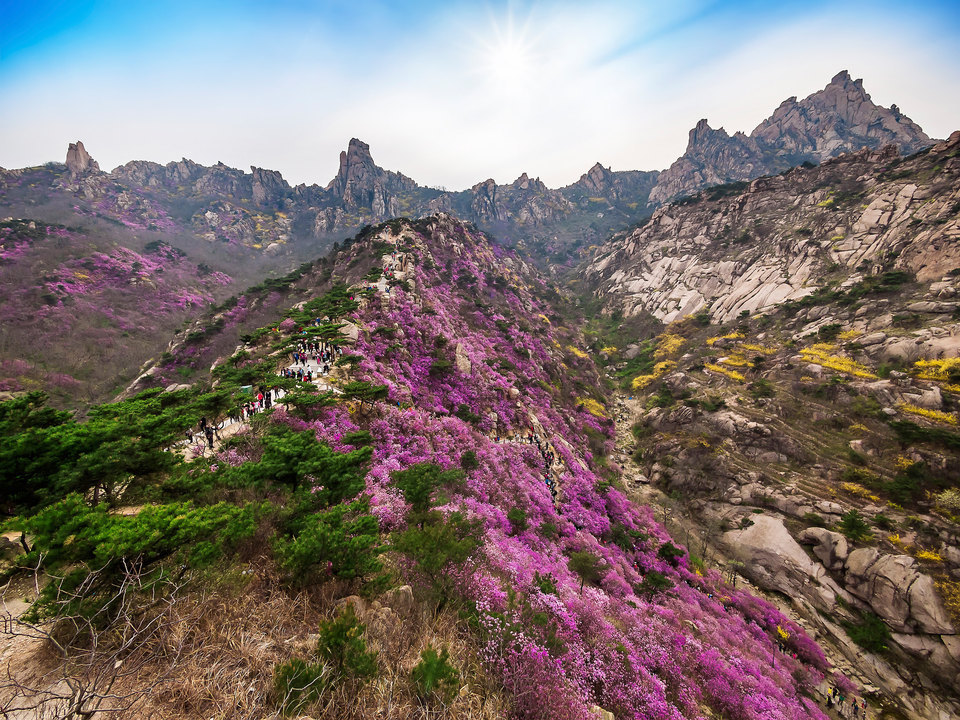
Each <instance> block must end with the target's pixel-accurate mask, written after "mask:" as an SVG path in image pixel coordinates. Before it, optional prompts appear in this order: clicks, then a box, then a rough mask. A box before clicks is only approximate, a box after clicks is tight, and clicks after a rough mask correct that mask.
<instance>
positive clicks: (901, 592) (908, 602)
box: [845, 548, 954, 635]
mask: <svg viewBox="0 0 960 720" xmlns="http://www.w3.org/2000/svg"><path fill="white" fill-rule="evenodd" d="M845 567H846V575H845V583H846V586H847V588H848V589H849V590H850V592H851V593H852V594H853V595H855V596H856V597H858V598H860V599H861V600H863V601H864V602H866V603H868V604H869V605H870V607H871V608H872V609H873V611H874V612H875V613H876V614H877V615H879V616H880V617H882V618H883V619H884V621H885V622H886V623H887V624H888V625H889V626H890V627H891V628H892V629H893V630H895V631H897V632H900V633H924V634H928V635H953V634H954V628H953V625H952V624H951V623H950V619H949V618H948V617H947V614H946V612H945V611H944V609H943V605H942V603H941V602H940V599H939V597H938V596H937V592H936V589H935V588H934V583H933V579H932V578H931V577H930V576H929V575H924V574H922V573H921V572H920V571H919V569H918V567H917V561H916V560H914V559H913V558H912V557H910V556H909V555H884V554H881V553H879V552H878V551H877V549H876V548H860V549H858V550H854V551H853V552H851V553H850V556H849V557H848V558H847V562H846V566H845Z"/></svg>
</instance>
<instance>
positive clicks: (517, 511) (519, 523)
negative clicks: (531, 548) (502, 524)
mask: <svg viewBox="0 0 960 720" xmlns="http://www.w3.org/2000/svg"><path fill="white" fill-rule="evenodd" d="M507 520H509V521H510V529H511V532H512V533H513V534H514V535H519V534H520V533H522V532H523V531H524V530H526V529H527V511H526V510H524V509H523V508H520V507H514V508H510V510H508V511H507Z"/></svg>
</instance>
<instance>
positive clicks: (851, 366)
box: [800, 343, 877, 380]
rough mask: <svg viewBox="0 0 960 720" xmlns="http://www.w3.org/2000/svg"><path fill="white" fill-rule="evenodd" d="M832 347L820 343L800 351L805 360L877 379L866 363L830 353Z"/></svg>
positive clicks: (858, 375)
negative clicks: (862, 363)
mask: <svg viewBox="0 0 960 720" xmlns="http://www.w3.org/2000/svg"><path fill="white" fill-rule="evenodd" d="M830 347H831V346H826V348H824V347H823V344H821V343H818V344H816V345H814V346H813V347H810V348H804V349H803V350H801V351H800V354H801V355H802V356H803V358H804V359H805V360H807V361H809V362H811V363H815V364H817V365H821V366H822V367H825V368H830V369H831V370H836V371H838V372H842V373H846V374H848V375H853V376H854V377H859V378H866V379H868V380H876V379H877V376H876V375H875V374H874V373H872V372H870V370H868V369H867V368H866V367H865V366H864V365H861V364H860V363H858V362H856V361H855V360H851V359H850V358H846V357H843V356H840V355H830V354H829V352H830Z"/></svg>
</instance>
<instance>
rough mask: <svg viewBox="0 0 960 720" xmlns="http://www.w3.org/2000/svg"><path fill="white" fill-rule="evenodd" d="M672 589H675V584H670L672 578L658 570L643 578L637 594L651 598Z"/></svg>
mask: <svg viewBox="0 0 960 720" xmlns="http://www.w3.org/2000/svg"><path fill="white" fill-rule="evenodd" d="M671 587H673V583H672V582H670V578H668V577H667V576H666V575H664V574H663V573H660V572H657V571H656V570H651V571H650V572H648V573H647V574H646V575H644V576H643V582H641V583H640V585H639V587H638V588H637V592H638V594H640V595H644V596H646V597H651V596H653V595H656V594H657V593H660V592H663V591H664V590H667V589H669V588H671Z"/></svg>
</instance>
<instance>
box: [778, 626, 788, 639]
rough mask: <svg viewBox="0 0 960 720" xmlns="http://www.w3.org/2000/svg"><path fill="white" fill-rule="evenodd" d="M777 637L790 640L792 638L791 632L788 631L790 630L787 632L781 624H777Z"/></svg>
mask: <svg viewBox="0 0 960 720" xmlns="http://www.w3.org/2000/svg"><path fill="white" fill-rule="evenodd" d="M777 637H779V638H780V639H781V640H789V639H790V633H788V632H787V631H786V630H784V629H783V628H782V627H780V626H779V625H777Z"/></svg>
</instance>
